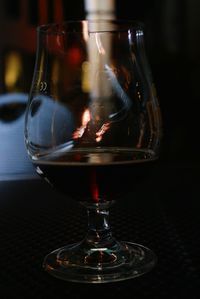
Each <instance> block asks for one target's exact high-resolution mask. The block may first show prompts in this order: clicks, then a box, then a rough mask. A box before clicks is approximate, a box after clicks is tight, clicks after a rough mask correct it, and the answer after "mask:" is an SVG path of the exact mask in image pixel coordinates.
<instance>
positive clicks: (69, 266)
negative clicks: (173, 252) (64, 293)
mask: <svg viewBox="0 0 200 299" xmlns="http://www.w3.org/2000/svg"><path fill="white" fill-rule="evenodd" d="M116 244H117V245H115V248H112V249H109V248H106V247H105V248H93V247H92V248H89V249H85V246H84V245H85V244H82V243H78V244H73V245H69V246H65V247H62V248H59V249H57V250H55V251H53V252H51V253H50V254H48V255H47V256H46V257H45V259H44V263H43V267H44V269H45V270H46V271H47V272H48V273H50V274H51V275H53V276H55V277H57V278H60V279H63V280H67V281H74V282H83V283H106V282H115V281H121V280H126V279H131V278H134V277H136V276H140V275H142V274H144V273H146V272H148V271H150V270H151V269H152V268H153V266H154V265H155V263H156V260H157V258H156V256H155V254H154V253H153V252H152V251H151V250H150V249H148V248H146V247H144V246H142V245H139V244H135V243H130V242H120V243H118V242H117V243H116Z"/></svg>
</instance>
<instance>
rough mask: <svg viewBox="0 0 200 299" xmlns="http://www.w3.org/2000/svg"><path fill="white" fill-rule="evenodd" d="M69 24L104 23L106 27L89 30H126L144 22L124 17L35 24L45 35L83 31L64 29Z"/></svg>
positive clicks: (38, 30)
mask: <svg viewBox="0 0 200 299" xmlns="http://www.w3.org/2000/svg"><path fill="white" fill-rule="evenodd" d="M70 25H75V26H78V25H80V26H81V25H82V26H88V28H89V25H91V26H92V25H93V26H95V25H99V26H100V25H105V26H108V27H105V28H103V29H101V28H98V29H92V30H91V32H119V31H120V32H127V31H128V30H131V29H140V30H143V29H144V23H142V22H141V21H137V20H129V19H128V20H125V19H82V20H66V21H63V22H60V23H47V24H41V25H39V26H37V28H36V31H37V32H38V33H44V34H47V35H56V34H64V33H66V32H73V33H80V32H82V31H83V29H81V28H76V29H75V28H74V29H73V31H72V30H66V29H67V26H70ZM109 25H110V26H111V25H112V26H116V27H113V28H109Z"/></svg>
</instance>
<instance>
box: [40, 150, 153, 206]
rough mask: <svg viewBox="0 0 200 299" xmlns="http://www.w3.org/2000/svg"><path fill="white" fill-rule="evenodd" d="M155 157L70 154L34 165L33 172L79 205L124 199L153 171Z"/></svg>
mask: <svg viewBox="0 0 200 299" xmlns="http://www.w3.org/2000/svg"><path fill="white" fill-rule="evenodd" d="M154 161H155V155H154V153H153V152H150V151H141V150H132V151H130V150H104V151H99V150H96V151H90V152H89V151H87V150H82V151H73V152H70V153H66V154H62V155H59V156H54V155H49V156H46V157H45V159H40V160H37V161H34V165H35V167H36V171H37V172H38V174H39V175H40V176H41V177H43V178H45V179H46V180H47V181H48V182H49V183H50V184H51V185H53V186H54V187H55V188H56V189H58V190H59V191H61V192H62V193H64V194H66V195H69V196H70V197H72V198H74V199H77V200H79V201H89V202H94V203H98V202H102V201H111V200H116V199H118V198H123V194H125V193H128V192H131V191H133V192H134V188H136V186H137V184H139V183H140V181H141V180H143V179H144V177H146V176H147V175H148V173H149V170H151V168H152V162H154Z"/></svg>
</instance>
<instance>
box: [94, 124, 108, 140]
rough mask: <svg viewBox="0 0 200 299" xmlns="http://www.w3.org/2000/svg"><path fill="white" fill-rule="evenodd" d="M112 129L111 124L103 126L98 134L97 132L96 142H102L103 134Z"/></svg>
mask: <svg viewBox="0 0 200 299" xmlns="http://www.w3.org/2000/svg"><path fill="white" fill-rule="evenodd" d="M109 128H110V123H105V124H103V126H101V128H100V130H99V131H98V132H96V135H97V137H96V142H100V141H101V140H102V136H103V134H104V133H105V132H106V131H108V129H109Z"/></svg>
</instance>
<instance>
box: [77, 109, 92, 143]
mask: <svg viewBox="0 0 200 299" xmlns="http://www.w3.org/2000/svg"><path fill="white" fill-rule="evenodd" d="M89 121H90V111H89V109H85V110H84V112H83V115H82V126H81V127H79V128H77V129H76V130H75V132H74V133H73V139H78V138H81V137H82V136H83V134H84V132H85V129H86V127H87V124H88V123H89Z"/></svg>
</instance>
